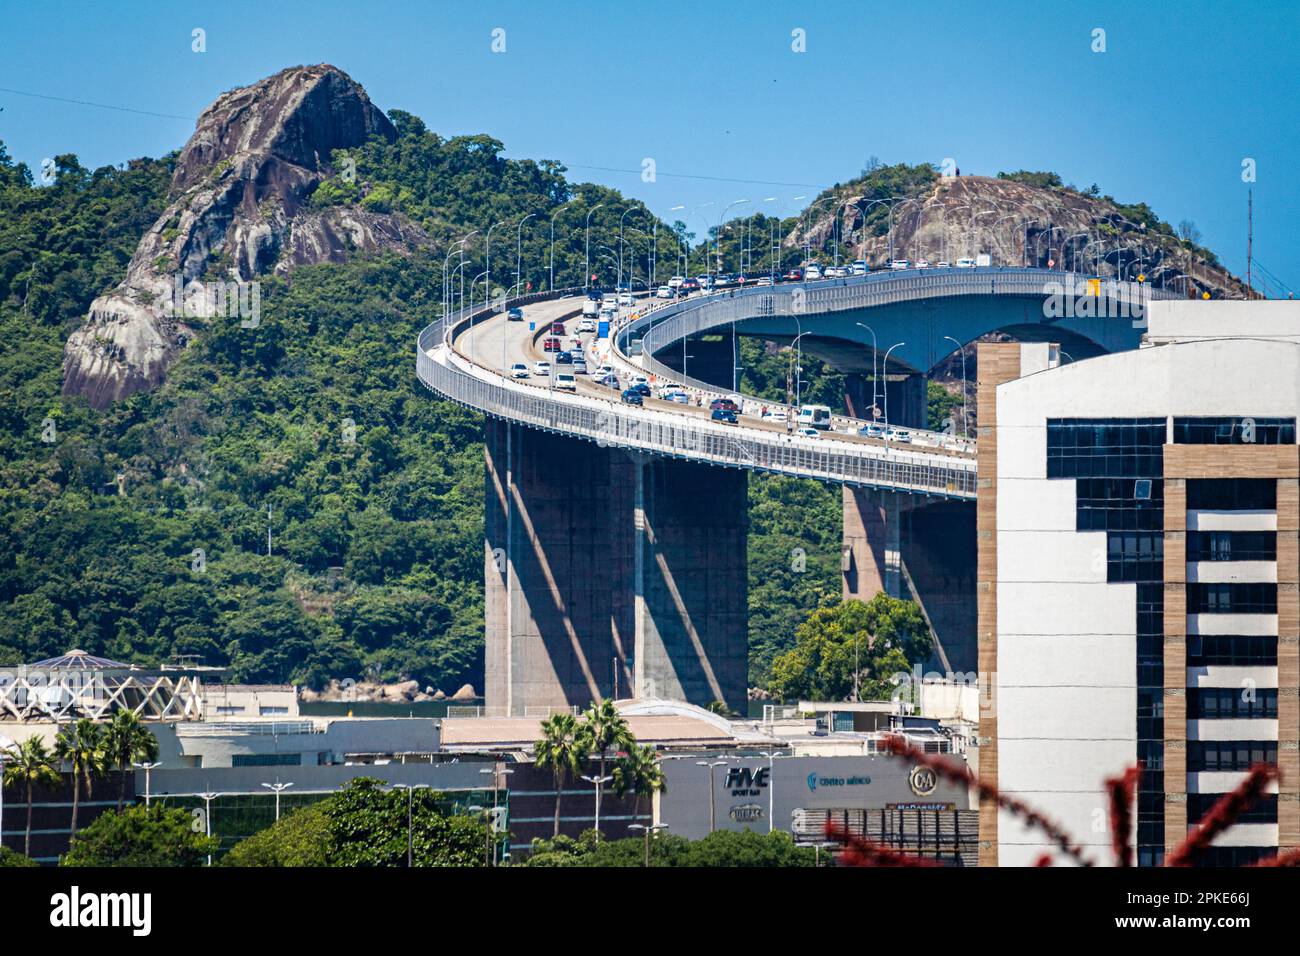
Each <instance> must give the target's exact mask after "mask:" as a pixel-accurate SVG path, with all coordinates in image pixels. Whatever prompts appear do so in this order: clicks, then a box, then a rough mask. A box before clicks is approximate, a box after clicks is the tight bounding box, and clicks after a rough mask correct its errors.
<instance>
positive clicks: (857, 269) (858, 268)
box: [849, 259, 870, 276]
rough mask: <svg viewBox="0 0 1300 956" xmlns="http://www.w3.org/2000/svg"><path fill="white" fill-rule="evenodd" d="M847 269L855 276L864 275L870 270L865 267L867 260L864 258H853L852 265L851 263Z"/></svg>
mask: <svg viewBox="0 0 1300 956" xmlns="http://www.w3.org/2000/svg"><path fill="white" fill-rule="evenodd" d="M849 270H850V271H851V272H852V273H853V274H854V275H855V276H864V275H866V274H867V273H868V272H869V271H870V270H869V269H868V268H867V260H866V259H855V260H854V261H853V265H851V266H850V267H849Z"/></svg>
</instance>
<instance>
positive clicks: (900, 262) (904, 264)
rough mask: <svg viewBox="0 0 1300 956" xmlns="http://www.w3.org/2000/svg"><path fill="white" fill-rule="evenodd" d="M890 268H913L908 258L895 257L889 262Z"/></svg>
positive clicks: (899, 270) (899, 269)
mask: <svg viewBox="0 0 1300 956" xmlns="http://www.w3.org/2000/svg"><path fill="white" fill-rule="evenodd" d="M889 268H891V269H893V270H894V271H895V272H901V271H903V270H904V269H910V268H912V264H911V263H910V262H908V261H907V260H906V259H895V260H894V261H893V262H891V263H890V264H889Z"/></svg>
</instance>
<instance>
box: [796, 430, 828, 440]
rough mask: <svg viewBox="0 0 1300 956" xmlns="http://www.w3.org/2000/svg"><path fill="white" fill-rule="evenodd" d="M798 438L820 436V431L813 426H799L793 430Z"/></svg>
mask: <svg viewBox="0 0 1300 956" xmlns="http://www.w3.org/2000/svg"><path fill="white" fill-rule="evenodd" d="M795 434H796V435H798V436H799V437H800V438H821V437H822V433H821V432H819V431H818V430H817V429H815V428H800V429H798V430H796V431H795Z"/></svg>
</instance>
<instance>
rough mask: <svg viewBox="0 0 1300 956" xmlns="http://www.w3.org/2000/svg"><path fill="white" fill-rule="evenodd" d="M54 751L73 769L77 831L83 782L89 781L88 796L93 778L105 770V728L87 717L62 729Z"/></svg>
mask: <svg viewBox="0 0 1300 956" xmlns="http://www.w3.org/2000/svg"><path fill="white" fill-rule="evenodd" d="M54 755H55V756H56V757H58V758H59V759H60V760H62V761H63V762H64V763H66V764H67V765H68V767H69V769H70V770H71V772H72V829H71V830H70V831H69V832H70V833H74V834H75V833H76V832H77V811H78V810H79V809H80V806H81V782H82V781H83V780H84V781H85V782H86V796H87V797H89V796H90V795H91V790H92V781H93V780H94V778H95V777H97V776H99V774H101V773H103V771H104V731H103V729H102V728H101V727H100V726H99V724H97V723H95V722H94V721H93V720H91V719H90V718H88V717H82V718H81V719H80V720H78V721H77V722H76V723H73V724H69V725H68V726H67V727H66V728H64V729H63V730H60V731H59V733H58V735H57V736H56V737H55V738H54Z"/></svg>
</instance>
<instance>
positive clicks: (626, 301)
mask: <svg viewBox="0 0 1300 956" xmlns="http://www.w3.org/2000/svg"><path fill="white" fill-rule="evenodd" d="M618 304H619V305H620V306H631V305H636V299H634V298H632V293H631V292H620V293H619V294H618Z"/></svg>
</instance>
